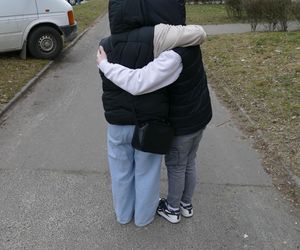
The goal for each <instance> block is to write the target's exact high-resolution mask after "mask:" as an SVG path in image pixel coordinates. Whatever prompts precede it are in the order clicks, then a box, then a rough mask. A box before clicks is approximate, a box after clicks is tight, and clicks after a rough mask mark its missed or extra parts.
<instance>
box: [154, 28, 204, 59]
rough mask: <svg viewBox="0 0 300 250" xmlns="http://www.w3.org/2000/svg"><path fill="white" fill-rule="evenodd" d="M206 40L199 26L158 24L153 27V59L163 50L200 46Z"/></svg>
mask: <svg viewBox="0 0 300 250" xmlns="http://www.w3.org/2000/svg"><path fill="white" fill-rule="evenodd" d="M205 40H206V32H205V31H204V29H203V28H202V26H200V25H186V26H182V25H169V24H162V23H161V24H158V25H155V27H154V39H153V45H154V51H153V53H154V57H157V56H158V55H159V54H160V53H162V52H163V51H165V50H169V49H173V48H176V47H188V46H195V45H199V44H202V43H203V42H204V41H205Z"/></svg>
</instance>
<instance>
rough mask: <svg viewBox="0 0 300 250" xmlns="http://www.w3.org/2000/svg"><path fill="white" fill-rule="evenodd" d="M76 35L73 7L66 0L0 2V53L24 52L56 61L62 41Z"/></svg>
mask: <svg viewBox="0 0 300 250" xmlns="http://www.w3.org/2000/svg"><path fill="white" fill-rule="evenodd" d="M76 35H77V23H76V21H75V19H74V13H73V9H72V6H71V5H70V4H69V3H68V2H67V1H65V0H0V52H6V51H14V50H22V52H23V53H22V54H23V55H24V54H25V55H26V53H24V52H26V50H27V49H28V51H29V52H30V53H31V54H32V55H33V56H34V57H37V58H44V59H52V58H55V57H56V56H57V55H58V54H59V53H60V52H61V50H62V48H63V42H64V40H67V41H70V40H73V39H74V38H75V37H76Z"/></svg>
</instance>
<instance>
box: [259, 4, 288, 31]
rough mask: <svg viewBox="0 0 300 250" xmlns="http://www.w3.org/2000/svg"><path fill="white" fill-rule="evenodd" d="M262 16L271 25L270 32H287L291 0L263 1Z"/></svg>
mask: <svg viewBox="0 0 300 250" xmlns="http://www.w3.org/2000/svg"><path fill="white" fill-rule="evenodd" d="M261 4H262V14H263V19H264V20H265V21H266V22H267V23H268V24H269V30H271V31H274V30H275V29H276V28H277V29H278V24H279V25H280V29H281V30H283V31H286V30H287V20H288V15H289V10H290V6H291V0H263V1H261Z"/></svg>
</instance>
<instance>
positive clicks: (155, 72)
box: [98, 50, 182, 95]
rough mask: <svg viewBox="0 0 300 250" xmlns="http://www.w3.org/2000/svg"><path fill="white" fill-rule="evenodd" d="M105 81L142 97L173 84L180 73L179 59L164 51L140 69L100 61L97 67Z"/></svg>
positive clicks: (173, 53) (173, 54)
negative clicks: (107, 80)
mask: <svg viewBox="0 0 300 250" xmlns="http://www.w3.org/2000/svg"><path fill="white" fill-rule="evenodd" d="M98 68H99V69H100V70H101V71H102V73H103V74H104V75H105V77H106V78H107V79H109V80H110V81H111V82H113V83H114V84H116V85H117V86H119V87H120V88H121V89H123V90H125V91H127V92H129V93H130V94H132V95H142V94H147V93H150V92H153V91H155V90H158V89H160V88H163V87H166V86H168V85H170V84H171V83H173V82H175V81H176V80H177V78H178V77H179V75H180V73H181V71H182V63H181V57H180V56H179V55H178V54H177V53H176V52H174V51H172V50H170V51H165V52H163V53H161V54H160V56H159V57H158V58H156V59H154V60H153V61H152V62H150V63H148V64H147V65H146V66H144V67H143V68H140V69H130V68H127V67H124V66H122V65H120V64H114V63H109V62H108V61H107V60H102V61H101V62H100V64H99V65H98Z"/></svg>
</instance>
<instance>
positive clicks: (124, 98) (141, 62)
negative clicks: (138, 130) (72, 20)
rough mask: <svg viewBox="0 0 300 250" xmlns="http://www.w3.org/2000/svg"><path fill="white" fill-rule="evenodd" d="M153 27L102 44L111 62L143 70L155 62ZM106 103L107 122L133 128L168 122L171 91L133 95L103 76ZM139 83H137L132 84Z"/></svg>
mask: <svg viewBox="0 0 300 250" xmlns="http://www.w3.org/2000/svg"><path fill="white" fill-rule="evenodd" d="M153 35H154V28H153V27H143V28H140V29H136V30H133V31H131V32H125V33H121V34H113V35H111V36H110V37H109V38H106V39H104V40H102V41H101V45H102V46H103V47H104V50H105V51H106V52H107V57H108V61H109V62H112V63H119V64H122V65H124V66H126V67H129V68H133V69H136V68H141V67H143V66H145V65H146V64H147V63H148V62H150V61H152V60H153ZM101 76H102V80H103V95H102V101H103V106H104V110H105V117H106V120H107V121H108V122H109V123H111V124H117V125H132V124H135V122H136V118H137V119H138V120H139V122H143V121H148V120H156V119H160V120H166V119H167V117H168V112H169V100H168V94H167V89H166V88H164V89H161V90H159V91H155V92H153V93H150V94H146V95H141V96H135V97H134V96H132V95H131V94H129V93H127V92H125V91H124V90H122V89H121V88H119V87H118V86H116V85H115V84H113V83H112V82H111V81H110V80H108V79H107V78H106V77H105V76H104V75H103V74H101ZM132 84H135V83H132Z"/></svg>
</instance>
